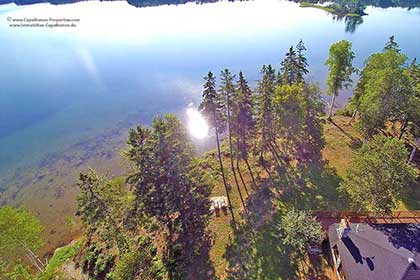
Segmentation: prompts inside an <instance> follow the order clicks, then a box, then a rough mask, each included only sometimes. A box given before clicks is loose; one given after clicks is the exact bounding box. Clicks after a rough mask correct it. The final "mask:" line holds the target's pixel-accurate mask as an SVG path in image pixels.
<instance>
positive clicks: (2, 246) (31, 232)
mask: <svg viewBox="0 0 420 280" xmlns="http://www.w3.org/2000/svg"><path fill="white" fill-rule="evenodd" d="M42 231H43V227H42V225H41V222H40V221H39V220H38V218H36V217H35V216H34V215H33V214H32V213H31V212H29V211H27V210H26V209H24V208H13V207H10V206H5V207H1V208H0V232H1V234H0V260H2V261H10V260H14V259H16V258H19V257H20V258H23V257H25V256H26V255H27V254H28V250H31V251H34V252H36V251H37V250H38V249H39V248H40V247H41V245H42V244H43V241H42V239H41V233H42Z"/></svg>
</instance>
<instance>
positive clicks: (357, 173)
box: [342, 135, 418, 214]
mask: <svg viewBox="0 0 420 280" xmlns="http://www.w3.org/2000/svg"><path fill="white" fill-rule="evenodd" d="M407 159H408V152H407V149H406V148H405V146H404V143H403V142H401V141H399V140H397V139H394V138H387V137H385V136H382V135H378V136H375V137H373V139H372V140H371V141H370V142H369V143H367V144H364V145H363V146H362V147H361V149H360V151H359V152H358V153H357V154H356V156H355V158H354V161H353V162H352V165H351V167H350V169H349V170H348V171H347V176H346V178H345V180H344V182H343V184H342V189H343V190H344V191H345V192H346V193H347V194H348V195H349V197H350V200H351V202H352V203H353V206H354V207H355V208H356V209H362V210H366V211H373V212H375V213H381V214H389V213H391V211H392V210H394V209H396V208H397V206H398V202H399V199H400V198H401V196H402V194H403V191H404V189H406V188H407V187H409V186H410V184H412V183H414V180H415V178H416V177H417V175H418V171H417V169H416V168H414V167H412V166H411V165H410V164H408V163H407Z"/></svg>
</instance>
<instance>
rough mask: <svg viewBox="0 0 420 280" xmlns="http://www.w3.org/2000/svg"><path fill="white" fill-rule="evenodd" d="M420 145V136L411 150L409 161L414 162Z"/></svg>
mask: <svg viewBox="0 0 420 280" xmlns="http://www.w3.org/2000/svg"><path fill="white" fill-rule="evenodd" d="M418 145H420V138H419V137H418V138H416V142H415V143H414V146H413V150H412V151H411V154H410V158H409V159H408V163H412V162H413V159H414V156H415V155H416V151H417V146H418Z"/></svg>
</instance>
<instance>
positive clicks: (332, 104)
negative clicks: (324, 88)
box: [328, 93, 336, 119]
mask: <svg viewBox="0 0 420 280" xmlns="http://www.w3.org/2000/svg"><path fill="white" fill-rule="evenodd" d="M335 98H336V95H335V93H334V94H333V96H332V100H331V106H330V111H329V112H328V119H331V117H332V115H333V110H334V103H335Z"/></svg>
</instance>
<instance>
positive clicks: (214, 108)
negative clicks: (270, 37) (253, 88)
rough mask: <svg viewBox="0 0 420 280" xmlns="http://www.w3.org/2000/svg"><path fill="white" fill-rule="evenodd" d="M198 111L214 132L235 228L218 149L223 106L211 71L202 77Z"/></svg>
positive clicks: (222, 127)
mask: <svg viewBox="0 0 420 280" xmlns="http://www.w3.org/2000/svg"><path fill="white" fill-rule="evenodd" d="M199 109H200V111H201V112H202V113H203V115H204V116H205V118H206V119H207V121H208V123H209V125H210V126H213V127H214V131H215V134H216V144H217V156H218V159H219V164H220V171H221V173H222V179H223V185H224V187H225V191H226V197H227V200H228V204H229V205H228V206H229V211H230V215H231V217H232V224H233V227H234V229H235V228H236V221H235V215H234V214H233V207H232V202H231V199H230V193H229V186H228V184H227V181H226V174H225V171H224V167H223V160H222V154H221V149H220V139H219V131H221V130H223V129H224V123H223V111H222V109H223V106H222V102H221V100H220V96H219V95H218V94H217V90H216V79H215V77H214V75H213V73H212V72H209V73H208V74H207V76H206V77H204V90H203V100H202V102H201V104H200V107H199Z"/></svg>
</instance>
